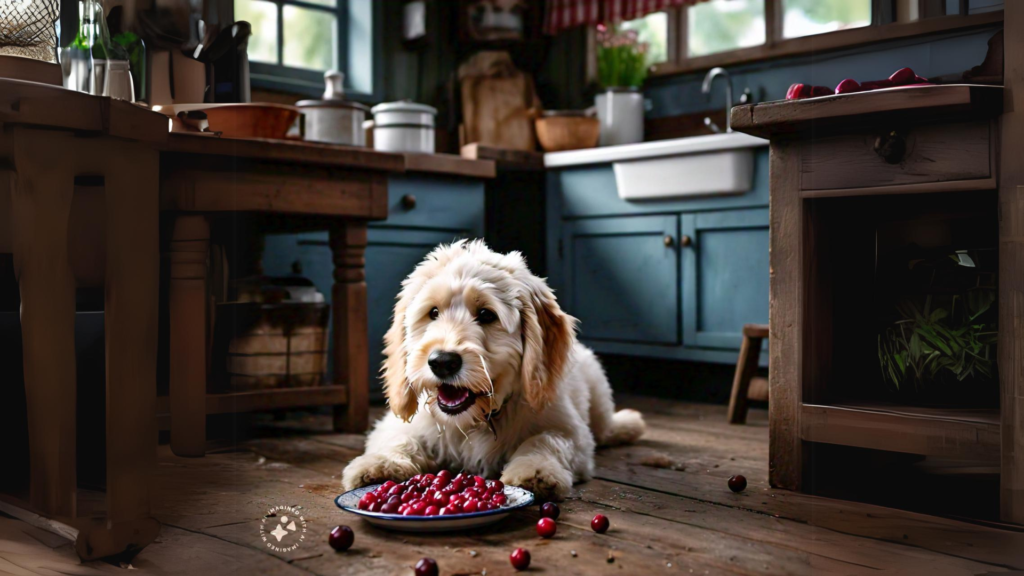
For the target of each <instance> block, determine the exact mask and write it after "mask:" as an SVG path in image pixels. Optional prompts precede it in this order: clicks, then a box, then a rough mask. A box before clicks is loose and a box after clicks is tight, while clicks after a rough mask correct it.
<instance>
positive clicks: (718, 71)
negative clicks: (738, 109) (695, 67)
mask: <svg viewBox="0 0 1024 576" xmlns="http://www.w3.org/2000/svg"><path fill="white" fill-rule="evenodd" d="M719 76H721V77H722V78H724V79H725V131H726V132H732V120H731V119H730V118H729V116H731V114H730V111H731V110H732V79H731V78H729V73H728V72H726V71H725V69H724V68H718V67H716V68H712V69H711V70H708V75H707V76H705V77H704V84H703V85H702V86H701V92H703V93H705V94H707V95H708V100H710V99H711V85H712V84H713V83H714V82H715V78H718V77H719ZM704 125H705V126H707V127H708V128H710V129H711V131H712V132H714V133H716V134H717V133H719V132H721V131H722V129H721V128H719V127H718V125H717V124H715V123H714V122H712V121H711V118H709V117H706V116H705V117H704Z"/></svg>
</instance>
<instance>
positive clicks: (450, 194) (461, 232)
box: [263, 174, 484, 400]
mask: <svg viewBox="0 0 1024 576" xmlns="http://www.w3.org/2000/svg"><path fill="white" fill-rule="evenodd" d="M483 231H484V185H483V183H482V182H481V181H478V180H469V179H461V178H445V177H438V176H420V175H410V174H406V175H402V176H392V177H391V178H389V180H388V219H387V220H384V221H382V222H372V223H370V225H369V230H368V232H367V247H366V290H367V311H368V314H369V319H368V320H369V321H368V324H369V343H370V366H369V374H370V376H371V378H373V380H371V385H370V398H371V400H380V399H382V398H383V393H382V390H381V388H380V385H379V383H378V381H377V380H376V375H377V374H378V372H379V371H380V365H381V362H382V361H383V359H384V357H383V349H384V333H385V332H386V331H387V329H388V327H389V326H390V325H391V316H392V312H393V310H394V306H395V297H396V296H397V295H398V292H399V290H400V289H401V287H402V280H404V279H405V277H406V276H408V275H409V273H410V272H412V270H413V268H415V267H416V265H417V264H418V263H419V262H420V261H421V260H423V257H424V256H426V255H427V253H429V252H430V251H431V250H433V249H434V248H435V247H436V246H437V245H438V244H442V243H447V242H453V241H455V240H459V239H463V238H479V237H483ZM327 236H328V235H327V233H326V232H312V233H303V234H281V235H270V236H267V238H266V245H265V249H264V255H263V268H264V271H265V272H266V274H268V275H270V276H286V275H288V274H290V273H291V271H292V266H293V264H294V263H296V262H297V263H298V264H299V267H300V268H301V270H302V276H305V277H307V278H309V279H310V280H312V281H313V283H314V284H316V287H317V289H318V290H319V291H320V292H321V293H323V294H324V296H325V297H326V298H327V300H328V301H330V298H331V287H332V286H333V283H334V278H333V270H334V268H333V265H332V262H331V250H330V247H329V246H328V243H327ZM332 338H333V335H332ZM332 373H333V359H332V358H328V377H330V375H331V374H332Z"/></svg>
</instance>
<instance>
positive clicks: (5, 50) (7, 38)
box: [0, 0, 60, 62]
mask: <svg viewBox="0 0 1024 576" xmlns="http://www.w3.org/2000/svg"><path fill="white" fill-rule="evenodd" d="M58 18H60V0H19V1H17V2H13V1H6V0H5V1H0V55H3V56H27V57H29V58H35V59H36V60H42V61H44V62H56V61H57V26H56V22H57V19H58Z"/></svg>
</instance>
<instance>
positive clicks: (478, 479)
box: [473, 476, 487, 490]
mask: <svg viewBox="0 0 1024 576" xmlns="http://www.w3.org/2000/svg"><path fill="white" fill-rule="evenodd" d="M473 483H474V484H476V487H477V488H479V489H481V490H483V489H484V488H486V487H487V481H486V480H484V478H483V476H473Z"/></svg>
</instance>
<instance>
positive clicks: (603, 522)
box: [590, 514, 610, 534]
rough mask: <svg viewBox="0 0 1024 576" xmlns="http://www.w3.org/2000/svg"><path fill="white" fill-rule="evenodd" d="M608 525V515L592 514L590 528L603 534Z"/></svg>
mask: <svg viewBox="0 0 1024 576" xmlns="http://www.w3.org/2000/svg"><path fill="white" fill-rule="evenodd" d="M609 525H610V523H609V522H608V517H607V516H605V515H604V514H598V515H597V516H594V519H593V520H591V521H590V528H591V530H593V531H594V532H597V533H598V534H604V533H605V532H607V531H608V526H609Z"/></svg>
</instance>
